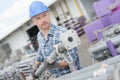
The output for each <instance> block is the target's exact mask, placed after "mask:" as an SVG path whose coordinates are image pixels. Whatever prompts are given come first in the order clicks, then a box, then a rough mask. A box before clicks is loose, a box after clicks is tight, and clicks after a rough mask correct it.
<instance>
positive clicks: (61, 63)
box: [59, 60, 68, 68]
mask: <svg viewBox="0 0 120 80" xmlns="http://www.w3.org/2000/svg"><path fill="white" fill-rule="evenodd" d="M59 66H60V67H61V68H67V67H68V64H67V62H66V61H64V60H63V61H61V62H60V64H59Z"/></svg>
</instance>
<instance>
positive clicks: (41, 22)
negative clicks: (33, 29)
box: [29, 1, 80, 78]
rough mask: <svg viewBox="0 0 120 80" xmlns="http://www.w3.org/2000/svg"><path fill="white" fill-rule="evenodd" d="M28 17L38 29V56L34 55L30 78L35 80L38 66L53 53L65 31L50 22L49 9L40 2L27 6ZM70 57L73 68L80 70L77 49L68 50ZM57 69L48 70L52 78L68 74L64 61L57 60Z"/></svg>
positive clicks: (68, 70)
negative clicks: (73, 64) (73, 63)
mask: <svg viewBox="0 0 120 80" xmlns="http://www.w3.org/2000/svg"><path fill="white" fill-rule="evenodd" d="M29 16H30V18H31V19H32V22H33V24H34V25H36V26H37V27H38V29H39V32H38V35H37V40H38V43H39V48H38V54H37V55H36V59H35V64H34V67H33V70H32V76H33V77H34V78H35V77H36V76H35V71H36V69H37V68H38V66H39V65H40V64H41V63H42V62H43V61H44V60H45V59H46V58H47V57H48V56H50V54H51V53H52V52H53V51H54V48H53V46H54V45H55V44H58V43H59V42H60V40H59V36H60V34H61V33H63V32H65V31H66V30H67V29H66V28H64V27H60V26H56V25H54V24H52V23H51V21H50V12H49V8H48V7H47V6H46V5H45V4H44V3H42V2H40V1H33V2H32V3H31V5H30V6H29ZM70 55H71V56H72V58H73V59H74V62H75V66H76V67H77V69H80V61H79V57H78V54H77V48H74V49H72V50H70ZM57 61H59V68H54V69H50V70H49V71H50V73H51V74H52V76H54V77H60V76H62V75H64V74H67V73H70V69H69V67H68V64H67V62H66V61H65V60H64V59H59V58H57Z"/></svg>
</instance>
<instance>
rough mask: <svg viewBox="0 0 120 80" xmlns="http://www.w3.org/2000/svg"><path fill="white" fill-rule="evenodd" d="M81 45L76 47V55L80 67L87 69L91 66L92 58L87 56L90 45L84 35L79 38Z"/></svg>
mask: <svg viewBox="0 0 120 80" xmlns="http://www.w3.org/2000/svg"><path fill="white" fill-rule="evenodd" d="M80 39H81V44H80V45H79V46H78V53H79V57H80V63H81V66H83V67H87V66H90V65H92V58H91V57H90V55H89V52H88V48H89V47H90V45H91V44H92V42H90V41H89V40H88V38H87V36H86V34H83V35H81V36H80Z"/></svg>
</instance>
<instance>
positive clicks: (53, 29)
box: [39, 24, 56, 36]
mask: <svg viewBox="0 0 120 80" xmlns="http://www.w3.org/2000/svg"><path fill="white" fill-rule="evenodd" d="M55 27H56V26H55V25H53V24H50V29H49V32H48V35H50V36H54V34H55ZM39 34H42V32H41V31H40V33H39Z"/></svg>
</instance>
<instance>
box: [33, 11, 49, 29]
mask: <svg viewBox="0 0 120 80" xmlns="http://www.w3.org/2000/svg"><path fill="white" fill-rule="evenodd" d="M32 21H33V24H34V25H36V26H37V27H38V28H39V29H42V30H45V29H48V28H49V27H50V13H49V12H48V11H47V12H44V13H41V14H39V15H37V16H34V17H33V18H32Z"/></svg>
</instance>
